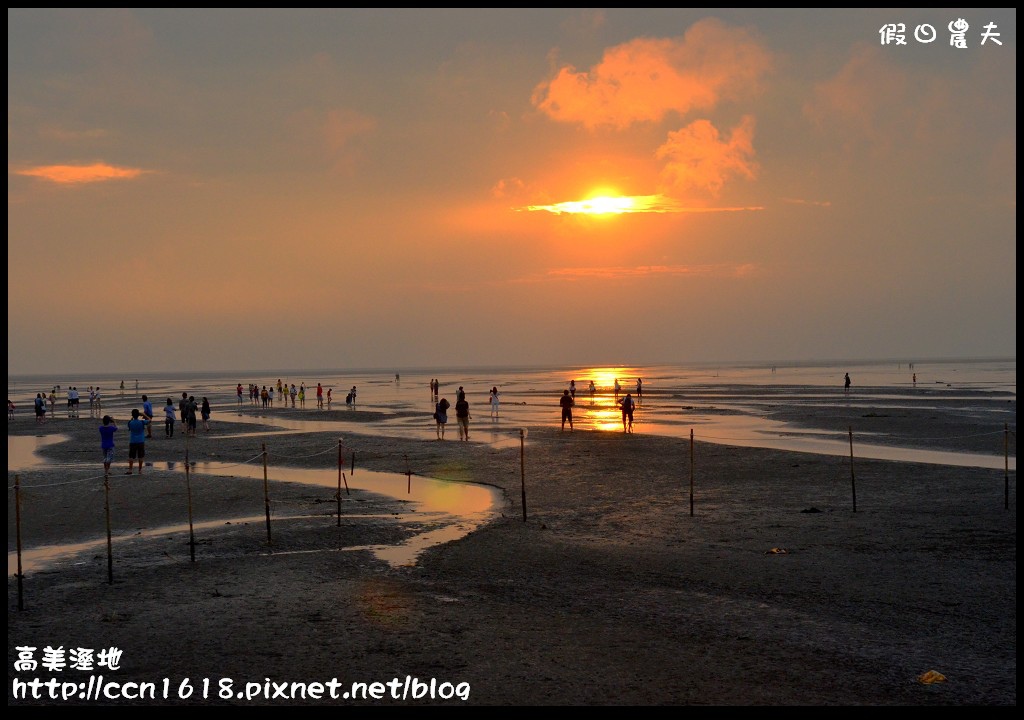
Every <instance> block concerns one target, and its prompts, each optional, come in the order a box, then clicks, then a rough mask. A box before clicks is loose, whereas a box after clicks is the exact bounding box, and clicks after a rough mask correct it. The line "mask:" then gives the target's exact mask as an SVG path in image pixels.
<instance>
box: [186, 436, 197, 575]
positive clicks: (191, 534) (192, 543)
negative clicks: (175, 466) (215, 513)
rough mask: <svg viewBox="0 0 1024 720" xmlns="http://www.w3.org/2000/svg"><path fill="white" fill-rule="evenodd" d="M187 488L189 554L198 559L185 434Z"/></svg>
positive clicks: (193, 559) (193, 558) (194, 559)
mask: <svg viewBox="0 0 1024 720" xmlns="http://www.w3.org/2000/svg"><path fill="white" fill-rule="evenodd" d="M185 489H186V491H187V492H188V556H189V558H190V559H191V560H192V562H195V561H196V533H195V528H194V527H193V525H192V475H191V468H190V467H189V462H188V434H186V435H185Z"/></svg>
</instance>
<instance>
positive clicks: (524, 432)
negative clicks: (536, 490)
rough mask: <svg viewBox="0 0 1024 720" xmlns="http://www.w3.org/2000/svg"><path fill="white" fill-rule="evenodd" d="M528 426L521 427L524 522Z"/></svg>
mask: <svg viewBox="0 0 1024 720" xmlns="http://www.w3.org/2000/svg"><path fill="white" fill-rule="evenodd" d="M525 448H526V428H519V477H520V480H521V483H522V488H523V522H526V449H525Z"/></svg>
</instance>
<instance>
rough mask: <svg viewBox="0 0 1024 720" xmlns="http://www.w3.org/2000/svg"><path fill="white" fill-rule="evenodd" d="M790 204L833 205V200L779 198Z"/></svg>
mask: <svg viewBox="0 0 1024 720" xmlns="http://www.w3.org/2000/svg"><path fill="white" fill-rule="evenodd" d="M779 199H780V200H781V201H782V202H784V203H789V204H790V205H814V206H816V207H832V201H831V200H803V199H801V198H779Z"/></svg>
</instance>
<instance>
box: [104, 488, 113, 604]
mask: <svg viewBox="0 0 1024 720" xmlns="http://www.w3.org/2000/svg"><path fill="white" fill-rule="evenodd" d="M103 510H104V511H105V512H106V514H107V582H108V583H109V584H111V585H113V584H114V547H113V541H112V540H111V538H110V473H108V472H104V473H103Z"/></svg>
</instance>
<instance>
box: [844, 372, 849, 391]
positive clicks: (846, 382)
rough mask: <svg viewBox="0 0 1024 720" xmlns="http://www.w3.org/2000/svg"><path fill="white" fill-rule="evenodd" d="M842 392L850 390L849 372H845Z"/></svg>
mask: <svg viewBox="0 0 1024 720" xmlns="http://www.w3.org/2000/svg"><path fill="white" fill-rule="evenodd" d="M843 392H850V373H846V379H845V380H843Z"/></svg>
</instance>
